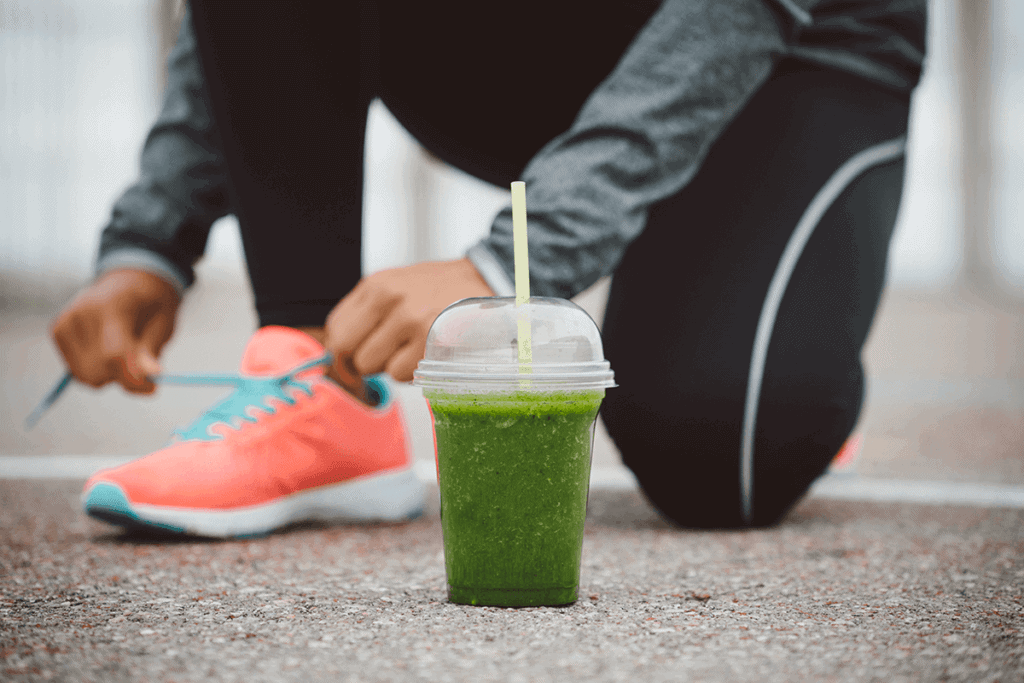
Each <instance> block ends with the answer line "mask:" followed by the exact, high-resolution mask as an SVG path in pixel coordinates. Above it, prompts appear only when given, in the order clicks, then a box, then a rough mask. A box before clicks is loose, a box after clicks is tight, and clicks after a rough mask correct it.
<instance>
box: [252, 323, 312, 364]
mask: <svg viewBox="0 0 1024 683" xmlns="http://www.w3.org/2000/svg"><path fill="white" fill-rule="evenodd" d="M323 354H324V347H323V346H321V345H320V343H319V342H318V341H317V340H315V339H313V338H312V337H310V336H309V335H308V334H306V333H305V332H299V331H298V330H296V329H293V328H291V327H277V326H273V325H271V326H268V327H261V328H260V329H258V330H257V331H256V334H254V335H253V336H252V337H251V338H250V339H249V344H248V346H246V347H245V353H243V354H242V367H241V370H242V374H243V375H281V374H284V373H286V372H288V371H289V370H291V369H292V368H294V367H296V366H298V365H302V364H303V363H305V362H306V361H309V360H313V359H314V358H319V357H320V356H322V355H323ZM308 372H310V373H317V374H322V373H323V368H322V367H319V368H314V369H312V370H309V371H308ZM305 374H306V373H303V375H305Z"/></svg>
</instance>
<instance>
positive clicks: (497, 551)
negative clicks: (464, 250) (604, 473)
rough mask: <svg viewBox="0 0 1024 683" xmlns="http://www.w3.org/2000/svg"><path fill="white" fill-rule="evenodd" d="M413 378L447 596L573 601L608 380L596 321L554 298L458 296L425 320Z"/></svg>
mask: <svg viewBox="0 0 1024 683" xmlns="http://www.w3.org/2000/svg"><path fill="white" fill-rule="evenodd" d="M523 320H525V321H526V322H527V324H528V325H529V328H530V337H531V339H530V341H531V347H532V362H529V363H522V362H520V359H519V350H518V347H519V343H518V339H517V336H518V330H519V329H520V325H521V322H522V321H523ZM413 383H414V384H416V385H417V386H420V387H422V388H423V394H424V396H425V397H426V399H427V401H428V403H429V405H430V411H431V415H432V417H433V422H434V441H435V445H436V454H437V468H438V480H439V483H440V489H441V528H442V532H443V534H444V554H445V569H446V570H447V574H448V598H449V599H450V600H451V601H452V602H457V603H464V604H472V605H498V606H506V607H526V606H533V605H564V604H568V603H571V602H574V601H575V600H576V598H577V591H578V588H579V579H580V557H581V553H582V548H583V522H584V518H585V515H586V509H587V494H588V491H589V483H590V461H591V456H592V449H593V435H594V423H595V420H596V418H597V411H598V408H599V407H600V405H601V401H602V399H603V398H604V392H605V389H607V388H609V387H614V386H615V382H614V376H613V373H612V371H611V368H610V366H609V363H608V361H606V360H605V359H604V351H603V348H602V345H601V335H600V332H599V331H598V329H597V325H596V324H595V323H594V321H593V320H592V319H591V318H590V316H589V315H587V313H586V312H585V311H584V310H583V309H582V308H580V307H579V306H577V305H576V304H574V303H572V302H571V301H567V300H565V299H554V298H547V297H533V298H531V299H530V300H529V302H528V303H526V304H523V305H522V306H519V307H517V306H516V305H515V299H514V298H512V297H507V298H506V297H502V298H477V299H463V300H462V301H459V302H457V303H454V304H452V305H451V306H449V307H448V308H446V309H445V310H444V311H442V312H441V314H440V315H439V316H438V317H437V319H436V320H435V321H434V324H433V326H432V327H431V328H430V333H429V335H428V337H427V348H426V355H425V358H424V359H423V360H422V361H421V362H420V364H419V366H418V368H417V369H416V372H415V373H414V381H413Z"/></svg>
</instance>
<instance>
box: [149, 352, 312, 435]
mask: <svg viewBox="0 0 1024 683" xmlns="http://www.w3.org/2000/svg"><path fill="white" fill-rule="evenodd" d="M330 362H331V355H330V354H325V355H323V356H321V357H320V358H316V359H314V360H311V361H309V362H308V363H303V364H302V365H300V366H298V367H296V368H292V369H291V370H289V371H288V372H287V373H285V374H283V375H277V376H274V377H243V376H242V375H160V376H158V377H155V378H154V379H153V381H154V382H160V383H161V384H173V385H178V386H191V387H197V386H207V387H209V386H233V387H234V388H235V390H234V391H233V392H232V393H231V395H229V396H228V397H227V398H225V399H224V400H223V401H220V402H219V403H217V404H216V405H214V406H213V407H212V408H210V409H209V410H207V411H206V412H205V413H203V414H202V415H201V416H200V417H199V419H197V420H196V421H195V422H193V423H192V424H190V425H189V426H188V427H186V428H185V429H176V430H174V432H173V433H172V434H171V441H219V440H221V439H223V438H224V436H223V435H221V434H215V433H214V432H213V430H212V427H213V426H214V425H218V424H223V425H227V426H228V427H229V428H230V429H239V428H240V427H241V426H242V424H243V423H245V422H257V421H258V420H259V418H258V417H255V416H254V415H253V414H252V413H253V412H254V410H257V411H262V412H264V413H266V414H268V415H273V414H274V413H275V412H277V409H276V408H275V407H274V406H273V405H271V403H270V400H271V399H277V400H278V401H281V402H282V403H284V404H286V405H290V406H291V405H295V399H294V398H293V396H294V391H289V390H290V389H297V390H299V391H302V392H303V393H305V394H306V395H307V396H312V395H313V388H312V385H311V384H310V383H309V382H304V381H301V380H299V379H296V375H299V374H302V373H303V372H305V371H306V370H309V369H311V368H315V367H317V366H318V365H328V364H330Z"/></svg>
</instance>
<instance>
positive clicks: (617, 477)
mask: <svg viewBox="0 0 1024 683" xmlns="http://www.w3.org/2000/svg"><path fill="white" fill-rule="evenodd" d="M134 459H135V458H134V457H132V456H125V455H0V479H81V480H82V481H84V480H85V479H87V478H88V477H89V475H91V474H92V473H93V472H95V471H96V470H99V469H102V468H104V467H116V466H118V465H122V464H124V463H126V462H130V461H132V460H134ZM415 471H416V476H417V477H418V478H419V479H420V480H421V481H423V482H424V483H428V484H436V483H437V473H436V472H437V471H436V469H435V467H434V462H433V461H430V460H419V461H417V462H416V465H415ZM590 488H591V489H592V490H595V491H628V490H633V489H636V488H637V482H636V478H635V477H634V476H633V473H632V472H630V471H629V470H628V469H627V468H625V467H622V466H618V467H595V468H594V469H593V470H592V471H591V475H590ZM809 495H810V496H811V497H813V498H825V499H832V500H849V501H860V502H875V503H918V504H923V505H952V506H963V507H1002V508H1013V509H1018V510H1019V509H1024V486H1009V485H1005V484H979V483H971V482H948V481H916V480H911V479H867V478H865V477H860V476H857V475H855V474H827V475H825V476H824V477H822V478H821V479H819V480H818V481H817V482H815V484H814V485H813V486H812V487H811V490H810V492H809Z"/></svg>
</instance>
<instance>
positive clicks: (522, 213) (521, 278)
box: [512, 180, 533, 373]
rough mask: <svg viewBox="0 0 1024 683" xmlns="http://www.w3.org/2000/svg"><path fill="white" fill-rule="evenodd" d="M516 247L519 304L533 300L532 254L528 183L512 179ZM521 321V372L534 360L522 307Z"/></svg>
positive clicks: (513, 248)
mask: <svg viewBox="0 0 1024 683" xmlns="http://www.w3.org/2000/svg"><path fill="white" fill-rule="evenodd" d="M512 250H513V258H514V259H515V267H516V308H519V307H521V306H522V305H523V304H525V303H527V302H528V301H529V300H530V257H529V252H528V250H527V243H526V183H524V182H522V181H521V180H517V181H516V182H514V183H512ZM517 323H518V332H519V334H518V342H519V372H521V373H528V372H530V365H529V364H530V363H532V362H533V349H532V344H531V331H530V319H529V317H528V316H527V314H526V310H525V309H520V314H519V319H518V321H517Z"/></svg>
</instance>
